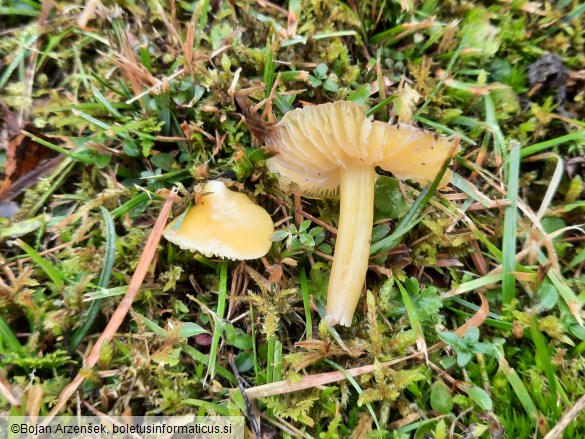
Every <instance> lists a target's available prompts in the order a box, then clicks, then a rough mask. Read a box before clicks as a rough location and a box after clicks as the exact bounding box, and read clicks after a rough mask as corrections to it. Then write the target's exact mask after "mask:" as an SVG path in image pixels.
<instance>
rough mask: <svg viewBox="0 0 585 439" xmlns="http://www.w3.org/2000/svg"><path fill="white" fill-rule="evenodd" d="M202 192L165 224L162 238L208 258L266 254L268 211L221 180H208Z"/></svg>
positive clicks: (269, 232) (269, 226) (271, 228)
mask: <svg viewBox="0 0 585 439" xmlns="http://www.w3.org/2000/svg"><path fill="white" fill-rule="evenodd" d="M202 193H203V195H202V196H201V198H200V199H199V200H198V202H197V203H195V205H194V206H192V207H191V208H190V209H189V210H188V211H186V212H185V213H183V214H182V215H180V216H179V217H177V218H176V219H175V220H173V221H172V222H171V223H170V224H169V225H168V226H167V227H166V229H165V231H164V232H163V235H164V237H165V238H166V239H168V240H169V241H170V242H172V243H173V244H177V245H178V246H179V247H181V248H182V249H184V250H191V251H197V252H199V253H201V254H203V255H205V256H208V257H212V256H218V257H223V258H228V259H234V260H235V259H237V260H246V259H257V258H260V257H262V256H264V255H265V254H266V253H268V250H270V246H271V244H272V242H271V241H270V237H271V236H272V234H273V233H274V224H273V223H272V219H271V218H270V215H269V214H268V212H266V211H265V210H264V209H263V208H261V207H260V206H258V205H256V204H254V203H253V202H252V201H251V200H250V199H249V198H248V197H247V196H246V195H245V194H241V193H238V192H234V191H231V190H229V189H228V188H227V187H226V186H225V184H224V183H222V182H221V181H217V180H214V181H209V182H208V183H207V184H206V185H205V186H204V187H203V191H202Z"/></svg>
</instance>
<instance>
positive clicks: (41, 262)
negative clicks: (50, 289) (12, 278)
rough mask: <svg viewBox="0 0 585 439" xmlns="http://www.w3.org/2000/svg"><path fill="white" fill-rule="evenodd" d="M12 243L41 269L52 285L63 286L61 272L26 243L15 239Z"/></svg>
mask: <svg viewBox="0 0 585 439" xmlns="http://www.w3.org/2000/svg"><path fill="white" fill-rule="evenodd" d="M13 242H14V243H15V244H16V245H17V246H18V247H20V248H21V249H22V250H24V251H25V252H26V254H27V255H29V257H30V258H31V259H32V260H33V262H34V263H35V264H37V265H38V266H39V267H41V269H42V270H43V271H44V272H45V273H46V275H47V276H49V277H50V278H51V281H53V283H54V284H55V285H57V287H58V288H61V287H62V286H63V284H64V282H63V273H61V271H60V270H59V269H58V268H57V267H56V266H55V265H54V264H53V263H52V262H51V261H49V260H48V259H45V258H43V257H42V256H41V255H39V253H38V252H37V251H36V250H35V249H34V248H32V247H31V246H30V245H28V244H27V243H26V242H24V241H22V240H20V239H17V240H15V241H13Z"/></svg>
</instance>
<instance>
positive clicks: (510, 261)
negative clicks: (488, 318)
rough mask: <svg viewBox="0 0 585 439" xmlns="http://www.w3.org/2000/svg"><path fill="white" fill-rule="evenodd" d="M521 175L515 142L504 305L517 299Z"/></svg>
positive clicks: (504, 264)
mask: <svg viewBox="0 0 585 439" xmlns="http://www.w3.org/2000/svg"><path fill="white" fill-rule="evenodd" d="M519 173H520V143H519V142H513V144H512V148H511V150H510V155H509V157H508V184H507V192H508V201H509V202H510V205H509V206H507V207H506V211H505V214H504V234H503V237H502V303H503V304H504V305H508V304H510V302H512V300H514V298H515V297H516V278H515V277H514V274H513V272H514V269H515V267H516V226H517V213H518V209H517V206H518V180H519Z"/></svg>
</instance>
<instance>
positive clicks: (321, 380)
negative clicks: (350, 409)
mask: <svg viewBox="0 0 585 439" xmlns="http://www.w3.org/2000/svg"><path fill="white" fill-rule="evenodd" d="M479 297H480V298H481V308H480V309H479V310H478V311H477V313H476V314H474V316H473V317H472V318H470V319H469V320H468V321H467V322H465V324H464V325H462V326H460V327H459V328H457V329H456V330H455V333H456V334H457V335H458V336H459V337H462V336H463V335H464V334H465V332H466V331H467V330H468V329H469V328H470V327H472V326H475V327H478V326H480V325H481V324H482V323H483V322H484V320H485V319H486V317H487V315H488V312H489V303H488V301H487V299H486V298H485V296H484V295H483V294H481V293H479ZM445 346H446V345H445V343H443V342H439V343H436V344H434V345H432V346H431V347H430V348H428V350H427V352H433V351H436V350H437V349H441V348H443V347H445ZM419 357H424V353H423V352H416V353H414V354H411V355H408V356H406V357H402V358H397V359H395V360H390V361H386V362H384V363H380V365H379V366H381V367H389V366H393V365H395V364H398V363H402V362H404V361H408V360H413V359H415V358H419ZM376 367H377V366H375V365H373V364H370V365H367V366H361V367H355V368H353V369H346V370H345V371H344V372H339V371H335V372H326V373H319V374H315V375H308V376H305V377H304V378H302V379H301V380H300V381H296V382H291V381H287V380H284V381H278V382H276V383H269V384H263V385H261V386H256V387H251V388H250V389H248V390H246V395H247V396H248V398H249V399H258V398H266V397H268V396H274V395H282V394H285V393H290V392H297V391H299V390H304V389H310V388H313V387H317V386H323V385H325V384H331V383H335V382H337V381H343V380H345V379H346V378H347V375H349V376H352V377H355V376H359V375H363V374H366V373H370V372H373V371H374V370H375V369H376Z"/></svg>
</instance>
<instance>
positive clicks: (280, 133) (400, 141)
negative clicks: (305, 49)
mask: <svg viewBox="0 0 585 439" xmlns="http://www.w3.org/2000/svg"><path fill="white" fill-rule="evenodd" d="M266 143H267V146H268V147H269V148H271V149H273V150H274V151H275V152H277V155H276V156H274V157H273V158H271V159H269V160H268V161H267V165H268V167H269V168H270V169H271V170H272V171H273V172H275V173H277V174H279V175H280V181H281V185H284V186H287V187H288V188H289V189H290V190H292V191H293V192H296V193H300V194H304V195H308V196H313V197H315V196H316V197H324V196H327V195H334V194H337V193H338V194H339V196H340V212H339V223H338V232H337V241H336V244H335V252H334V257H333V265H332V267H331V275H330V278H329V279H330V280H329V286H328V290H327V316H326V320H327V322H328V323H329V324H330V325H335V324H338V323H339V324H341V325H344V326H351V322H352V318H353V314H354V312H355V309H356V307H357V303H358V301H359V298H360V293H361V289H362V286H363V284H364V281H365V277H366V272H367V269H368V257H369V251H370V240H371V235H372V225H373V212H374V185H375V181H376V177H377V174H376V171H375V168H376V166H379V167H380V168H382V169H384V170H386V171H389V172H391V173H392V174H394V175H395V176H396V177H397V178H399V179H401V180H413V181H416V182H420V183H421V184H428V183H430V182H432V181H433V180H434V178H435V177H436V175H437V174H438V172H439V170H440V169H441V165H442V164H443V163H444V162H445V160H446V159H447V158H448V157H449V154H450V153H451V150H452V143H453V142H452V141H451V140H450V139H448V138H445V137H439V138H437V137H436V136H435V135H434V134H432V133H430V132H427V131H423V130H420V129H418V128H415V127H413V126H411V125H405V124H397V125H389V124H387V123H383V122H379V121H371V120H369V119H368V117H367V116H366V114H365V109H364V108H363V107H361V106H359V105H357V104H354V103H352V102H347V101H339V102H335V103H329V104H322V105H316V106H312V107H306V108H304V109H297V110H293V111H290V112H288V113H287V114H286V115H285V116H284V117H283V118H282V120H281V121H280V122H279V123H278V124H276V125H275V126H274V128H273V129H272V130H270V132H269V133H268V135H267V138H266ZM449 179H450V173H449V171H447V173H446V174H445V176H444V177H443V179H442V180H441V185H446V184H447V183H448V182H449Z"/></svg>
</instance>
